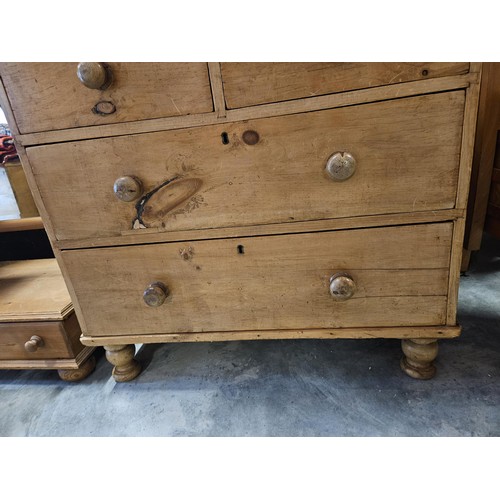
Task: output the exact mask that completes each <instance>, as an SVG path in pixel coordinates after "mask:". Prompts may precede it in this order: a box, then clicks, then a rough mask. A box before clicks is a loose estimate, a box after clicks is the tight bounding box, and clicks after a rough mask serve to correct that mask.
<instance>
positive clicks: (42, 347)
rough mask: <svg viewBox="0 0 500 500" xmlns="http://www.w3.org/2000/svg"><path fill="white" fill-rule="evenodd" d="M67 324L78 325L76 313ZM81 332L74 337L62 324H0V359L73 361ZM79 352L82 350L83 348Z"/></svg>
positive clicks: (35, 322) (55, 322)
mask: <svg viewBox="0 0 500 500" xmlns="http://www.w3.org/2000/svg"><path fill="white" fill-rule="evenodd" d="M66 322H70V323H71V325H73V323H75V324H76V328H78V323H77V321H76V316H75V315H74V314H73V315H72V316H70V317H69V318H68V319H67V320H66ZM33 336H36V337H39V338H40V339H41V342H40V344H38V345H37V342H36V341H33V342H32V346H28V349H35V350H27V348H26V347H25V344H26V343H27V342H29V341H30V339H31V338H32V337H33ZM78 336H79V332H78V334H76V335H72V332H71V331H70V332H69V336H68V332H67V331H66V330H65V325H64V323H63V322H62V321H43V322H42V321H33V322H25V323H20V322H19V323H0V360H13V359H17V360H21V359H63V358H72V357H74V355H75V353H74V352H73V349H72V345H75V347H76V346H77V344H76V343H77V342H78ZM78 350H81V346H80V348H79V349H77V351H76V352H78Z"/></svg>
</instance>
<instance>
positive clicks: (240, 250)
mask: <svg viewBox="0 0 500 500" xmlns="http://www.w3.org/2000/svg"><path fill="white" fill-rule="evenodd" d="M238 253H239V254H240V255H243V254H244V253H245V247H244V246H243V245H238Z"/></svg>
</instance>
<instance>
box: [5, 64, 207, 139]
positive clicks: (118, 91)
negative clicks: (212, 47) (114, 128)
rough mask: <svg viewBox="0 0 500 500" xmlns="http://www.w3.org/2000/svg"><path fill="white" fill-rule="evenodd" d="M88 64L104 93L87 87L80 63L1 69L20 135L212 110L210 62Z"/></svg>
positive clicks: (90, 73)
mask: <svg viewBox="0 0 500 500" xmlns="http://www.w3.org/2000/svg"><path fill="white" fill-rule="evenodd" d="M85 64H92V65H100V66H97V67H94V66H91V67H90V70H88V71H87V72H86V75H87V77H88V79H91V78H92V77H93V78H94V79H96V80H99V77H100V76H102V75H103V80H102V81H103V82H104V83H103V85H102V87H104V88H88V87H87V86H85V84H84V83H82V82H81V81H80V80H79V78H78V76H77V68H78V64H77V63H1V64H0V76H1V77H2V80H3V82H4V84H5V87H6V89H7V94H8V96H9V100H10V103H11V106H12V110H13V113H14V116H15V118H16V122H17V125H18V127H19V130H20V132H21V133H22V134H27V133H31V132H44V131H48V130H60V129H68V128H75V127H85V126H89V125H105V124H109V123H121V122H129V121H135V120H147V119H151V118H162V117H169V116H180V115H189V114H194V113H208V112H210V111H213V102H212V93H211V90H210V82H209V78H208V66H207V64H206V63H109V64H105V63H85ZM92 68H94V71H91V70H92ZM100 72H102V75H101V73H100ZM81 74H82V73H80V75H81ZM82 78H85V77H82ZM86 82H87V84H91V83H89V81H88V80H86ZM98 83H100V81H99V82H98Z"/></svg>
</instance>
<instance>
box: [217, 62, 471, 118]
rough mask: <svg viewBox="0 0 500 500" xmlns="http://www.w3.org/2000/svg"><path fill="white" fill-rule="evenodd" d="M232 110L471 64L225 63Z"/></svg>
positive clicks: (431, 75)
mask: <svg viewBox="0 0 500 500" xmlns="http://www.w3.org/2000/svg"><path fill="white" fill-rule="evenodd" d="M221 69H222V80H223V84H224V93H225V98H226V104H227V107H228V108H229V109H232V108H242V107H245V106H255V105H256V104H264V103H270V102H279V101H288V100H291V99H299V98H302V97H313V96H318V95H324V94H332V93H336V92H345V91H349V90H355V89H363V88H368V87H370V88H371V87H378V86H382V85H389V84H395V83H401V82H409V81H414V80H422V79H427V78H437V77H442V76H450V75H458V74H463V73H467V71H468V70H469V63H446V62H441V63H417V62H414V63H261V62H255V63H222V64H221Z"/></svg>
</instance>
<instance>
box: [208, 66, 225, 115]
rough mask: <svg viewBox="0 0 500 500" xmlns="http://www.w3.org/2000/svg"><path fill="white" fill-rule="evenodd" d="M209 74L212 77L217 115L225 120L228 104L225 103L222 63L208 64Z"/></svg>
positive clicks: (211, 83) (211, 82)
mask: <svg viewBox="0 0 500 500" xmlns="http://www.w3.org/2000/svg"><path fill="white" fill-rule="evenodd" d="M208 72H209V75H210V85H211V87H212V96H213V99H214V110H215V114H216V115H217V118H223V117H225V116H226V103H225V101H224V90H223V88H222V75H221V70H220V63H218V62H212V63H208Z"/></svg>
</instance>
